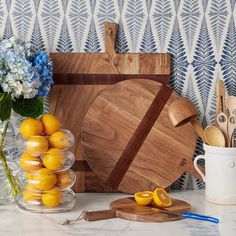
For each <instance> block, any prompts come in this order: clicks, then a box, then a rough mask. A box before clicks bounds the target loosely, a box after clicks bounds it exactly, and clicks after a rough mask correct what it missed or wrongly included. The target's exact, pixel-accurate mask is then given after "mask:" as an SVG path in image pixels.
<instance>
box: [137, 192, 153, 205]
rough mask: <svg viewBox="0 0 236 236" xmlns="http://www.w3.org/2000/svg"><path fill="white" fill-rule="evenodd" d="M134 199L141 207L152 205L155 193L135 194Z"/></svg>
mask: <svg viewBox="0 0 236 236" xmlns="http://www.w3.org/2000/svg"><path fill="white" fill-rule="evenodd" d="M134 199H135V201H136V202H137V203H138V204H139V205H143V206H146V205H150V204H151V203H152V202H153V192H150V191H144V192H138V193H135V195H134Z"/></svg>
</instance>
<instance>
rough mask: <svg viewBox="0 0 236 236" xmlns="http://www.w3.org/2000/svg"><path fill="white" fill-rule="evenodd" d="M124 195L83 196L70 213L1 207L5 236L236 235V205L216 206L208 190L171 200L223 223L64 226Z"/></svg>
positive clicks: (1, 229)
mask: <svg viewBox="0 0 236 236" xmlns="http://www.w3.org/2000/svg"><path fill="white" fill-rule="evenodd" d="M124 196H126V195H124V194H104V193H80V194H77V204H76V207H75V208H74V210H72V211H71V212H67V213H57V214H38V213H29V212H26V211H23V210H20V209H18V208H17V206H15V205H8V206H0V235H1V236H8V235H9V236H65V235H94V236H95V235H96V236H100V235H107V236H110V235H112V236H116V235H122V236H125V235H135V236H139V235H140V236H148V235H150V236H151V235H158V236H168V235H174V236H178V235H181V236H187V235H192V236H201V235H202V236H219V235H224V236H231V235H232V236H235V235H236V206H221V205H214V204H212V203H209V202H206V201H205V200H204V191H184V192H177V193H171V197H175V198H178V199H182V200H185V201H187V202H189V203H190V204H191V205H192V212H195V213H200V214H205V215H210V216H213V217H217V218H219V219H220V221H221V222H220V223H219V224H213V223H210V222H205V221H197V220H193V219H184V220H180V221H175V222H165V223H142V222H134V221H127V220H123V219H109V220H103V221H96V222H86V221H80V222H78V223H76V224H75V225H69V226H63V225H61V223H62V222H63V221H64V220H65V219H66V218H69V219H74V218H76V217H77V216H78V215H79V214H80V213H81V212H82V211H83V210H89V211H92V210H104V209H108V206H109V203H110V202H111V201H112V200H115V199H118V198H120V197H124Z"/></svg>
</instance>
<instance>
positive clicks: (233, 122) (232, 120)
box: [228, 114, 236, 147]
mask: <svg viewBox="0 0 236 236" xmlns="http://www.w3.org/2000/svg"><path fill="white" fill-rule="evenodd" d="M235 129H236V115H234V114H232V115H230V117H229V118H228V136H229V143H230V146H231V147H234V130H235Z"/></svg>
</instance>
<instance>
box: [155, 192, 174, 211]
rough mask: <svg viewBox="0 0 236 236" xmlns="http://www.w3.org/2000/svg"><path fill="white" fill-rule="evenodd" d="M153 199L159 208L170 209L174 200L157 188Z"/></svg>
mask: <svg viewBox="0 0 236 236" xmlns="http://www.w3.org/2000/svg"><path fill="white" fill-rule="evenodd" d="M153 199H154V202H155V203H156V205H157V206H159V207H162V208H164V207H169V206H171V205H172V200H171V198H170V196H169V195H168V193H167V192H166V191H165V190H164V189H163V188H156V189H155V190H154V192H153Z"/></svg>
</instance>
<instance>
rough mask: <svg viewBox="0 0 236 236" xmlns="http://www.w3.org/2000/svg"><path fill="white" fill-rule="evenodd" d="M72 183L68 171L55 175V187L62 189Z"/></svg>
mask: <svg viewBox="0 0 236 236" xmlns="http://www.w3.org/2000/svg"><path fill="white" fill-rule="evenodd" d="M71 182H72V178H71V175H70V173H69V172H68V171H63V172H60V173H57V187H59V188H61V189H64V188H66V187H68V186H69V185H70V184H71Z"/></svg>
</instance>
